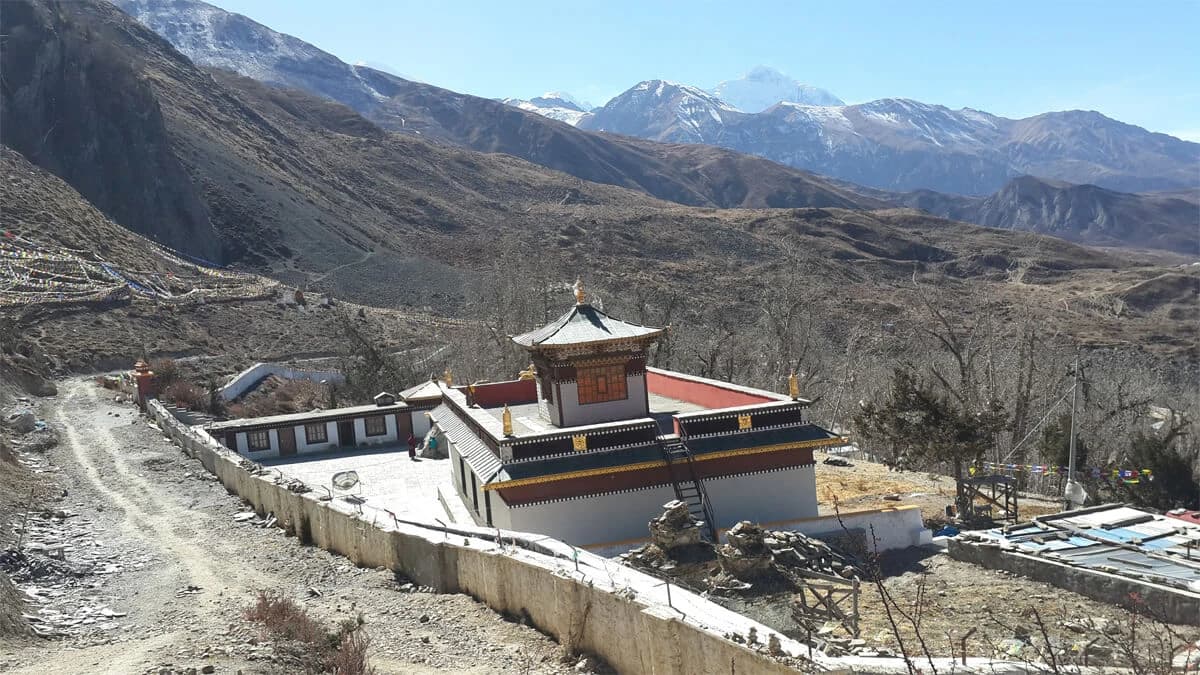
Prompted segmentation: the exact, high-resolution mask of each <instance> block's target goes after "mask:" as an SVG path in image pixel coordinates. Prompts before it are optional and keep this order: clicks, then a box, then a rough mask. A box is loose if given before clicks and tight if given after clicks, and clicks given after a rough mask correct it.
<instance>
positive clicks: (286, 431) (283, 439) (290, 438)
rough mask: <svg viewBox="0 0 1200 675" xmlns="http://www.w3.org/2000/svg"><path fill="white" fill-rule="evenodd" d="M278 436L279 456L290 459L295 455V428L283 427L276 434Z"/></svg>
mask: <svg viewBox="0 0 1200 675" xmlns="http://www.w3.org/2000/svg"><path fill="white" fill-rule="evenodd" d="M276 433H277V434H279V456H280V457H291V456H292V455H295V454H296V427H284V428H282V429H280V430H278V431H277V432H276Z"/></svg>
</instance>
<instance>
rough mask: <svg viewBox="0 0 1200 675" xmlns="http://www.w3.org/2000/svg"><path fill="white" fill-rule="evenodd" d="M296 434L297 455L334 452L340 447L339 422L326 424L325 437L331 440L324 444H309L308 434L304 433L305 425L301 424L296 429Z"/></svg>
mask: <svg viewBox="0 0 1200 675" xmlns="http://www.w3.org/2000/svg"><path fill="white" fill-rule="evenodd" d="M295 433H296V452H297V454H301V455H303V454H305V453H309V452H325V451H328V450H333V449H334V448H336V447H337V446H338V433H337V422H326V423H325V437H326V438H328V439H329V440H328V441H326V442H324V443H309V442H308V440H307V439H308V434H306V433H304V425H303V424H301V425H299V426H297V427H296V428H295Z"/></svg>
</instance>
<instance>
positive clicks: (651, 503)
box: [492, 485, 675, 546]
mask: <svg viewBox="0 0 1200 675" xmlns="http://www.w3.org/2000/svg"><path fill="white" fill-rule="evenodd" d="M673 499H675V491H674V489H673V488H671V486H669V485H664V486H660V487H656V488H650V489H648V490H635V491H633V492H617V493H613V494H607V495H599V496H596V497H587V498H584V499H572V500H569V501H562V502H548V503H545V504H537V505H533V506H515V507H512V509H511V511H510V512H509V516H508V518H509V521H510V523H511V524H509V525H500V527H508V528H509V529H513V530H520V531H522V532H537V533H538V534H545V535H549V536H551V537H553V538H555V539H559V540H562V541H565V542H567V543H568V544H574V545H576V546H587V545H590V544H603V543H610V542H616V541H622V540H625V539H638V538H641V539H645V538H646V537H649V536H650V529H649V527H648V525H647V523H649V522H650V520H651V519H652V518H655V517H657V516H660V515H662V510H663V508H662V507H663V504H666V503H667V502H669V501H672V500H673ZM496 512H497V510H496V506H495V504H494V503H493V505H492V514H493V520H494V519H495V514H496Z"/></svg>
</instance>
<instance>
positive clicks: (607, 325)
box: [513, 303, 664, 349]
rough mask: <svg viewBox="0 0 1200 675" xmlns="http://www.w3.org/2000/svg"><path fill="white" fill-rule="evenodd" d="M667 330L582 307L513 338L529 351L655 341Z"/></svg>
mask: <svg viewBox="0 0 1200 675" xmlns="http://www.w3.org/2000/svg"><path fill="white" fill-rule="evenodd" d="M663 331H664V329H662V328H651V327H649V326H639V325H638V324H635V323H628V322H626V321H621V320H620V319H614V318H612V317H611V316H609V315H607V314H605V313H604V312H602V311H600V310H599V309H596V308H595V307H594V306H592V305H590V304H588V303H580V304H577V305H575V306H574V307H572V308H571V309H569V310H567V312H566V313H565V314H563V315H562V316H560V317H558V318H557V319H555V320H554V321H551V322H550V323H548V324H546V325H545V326H542V327H541V328H538V329H537V330H532V331H529V332H528V333H523V334H521V335H518V336H516V337H514V338H513V342H516V343H517V344H519V345H521V346H522V347H525V348H526V349H541V348H545V347H567V346H576V345H585V344H597V343H604V342H618V341H627V340H653V339H656V338H658V336H659V335H662V333H663Z"/></svg>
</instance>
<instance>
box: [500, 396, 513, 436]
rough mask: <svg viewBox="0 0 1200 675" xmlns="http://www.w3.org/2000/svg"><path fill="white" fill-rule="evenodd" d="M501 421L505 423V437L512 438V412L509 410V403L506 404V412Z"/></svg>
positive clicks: (502, 414) (501, 416)
mask: <svg viewBox="0 0 1200 675" xmlns="http://www.w3.org/2000/svg"><path fill="white" fill-rule="evenodd" d="M500 420H501V421H502V422H504V435H505V436H512V435H513V428H512V411H511V410H509V409H508V404H507V403H505V404H504V412H503V413H501V415H500Z"/></svg>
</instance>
